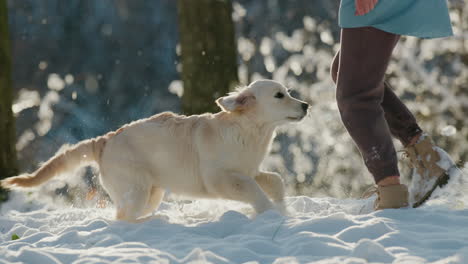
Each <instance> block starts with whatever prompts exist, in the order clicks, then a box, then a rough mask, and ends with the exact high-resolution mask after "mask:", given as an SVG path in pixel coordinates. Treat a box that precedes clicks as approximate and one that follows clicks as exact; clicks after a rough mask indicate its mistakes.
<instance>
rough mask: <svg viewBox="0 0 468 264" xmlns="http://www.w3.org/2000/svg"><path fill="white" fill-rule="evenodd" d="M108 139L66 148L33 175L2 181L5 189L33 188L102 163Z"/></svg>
mask: <svg viewBox="0 0 468 264" xmlns="http://www.w3.org/2000/svg"><path fill="white" fill-rule="evenodd" d="M106 141H107V137H106V136H101V137H97V138H93V139H88V140H84V141H82V142H80V143H78V144H76V145H72V146H66V147H64V148H62V149H61V150H59V151H58V152H57V154H55V156H53V157H52V158H50V159H49V160H48V161H47V162H45V163H44V164H43V165H42V166H41V167H40V168H39V169H37V170H36V171H35V172H33V173H30V174H29V173H26V174H21V175H19V176H15V177H9V178H6V179H4V180H2V181H1V182H0V183H1V186H2V187H3V188H7V189H12V188H15V187H33V186H36V185H40V184H42V183H44V182H46V181H47V180H49V179H51V178H53V177H54V176H56V175H58V174H60V173H63V172H66V171H70V170H73V169H76V168H78V167H81V166H84V165H90V164H91V163H93V162H96V163H98V164H99V163H100V158H101V153H102V150H103V149H104V146H105V144H106Z"/></svg>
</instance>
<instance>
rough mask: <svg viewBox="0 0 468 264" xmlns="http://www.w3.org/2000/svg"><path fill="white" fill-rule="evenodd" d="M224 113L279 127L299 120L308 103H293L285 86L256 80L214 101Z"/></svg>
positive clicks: (305, 111) (298, 101) (304, 112)
mask: <svg viewBox="0 0 468 264" xmlns="http://www.w3.org/2000/svg"><path fill="white" fill-rule="evenodd" d="M216 103H217V104H218V105H219V106H220V107H221V109H223V111H226V112H237V113H239V114H244V115H248V116H249V117H252V118H254V119H255V120H256V121H257V122H260V123H273V124H275V125H280V124H282V123H286V122H291V121H300V120H301V119H302V118H304V117H305V116H306V114H307V110H308V108H309V104H307V103H306V102H303V101H300V100H297V99H295V98H293V97H291V95H290V94H289V92H288V90H287V89H286V87H284V86H283V85H282V84H281V83H279V82H276V81H273V80H259V81H255V82H253V83H251V84H250V85H249V86H247V87H245V88H243V89H240V90H238V91H236V92H233V93H230V94H229V95H228V96H224V97H221V98H219V99H218V100H216Z"/></svg>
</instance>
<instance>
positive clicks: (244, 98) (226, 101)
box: [216, 92, 255, 112]
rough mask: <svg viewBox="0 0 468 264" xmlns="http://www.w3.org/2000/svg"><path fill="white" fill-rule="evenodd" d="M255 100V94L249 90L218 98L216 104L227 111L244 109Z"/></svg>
mask: <svg viewBox="0 0 468 264" xmlns="http://www.w3.org/2000/svg"><path fill="white" fill-rule="evenodd" d="M254 101H255V96H254V95H253V94H252V93H249V92H242V93H232V94H230V95H228V96H224V97H221V98H218V100H216V104H217V105H218V106H219V107H221V109H222V110H223V111H226V112H236V111H244V110H246V109H247V108H249V107H250V106H251V105H252V104H253V103H254Z"/></svg>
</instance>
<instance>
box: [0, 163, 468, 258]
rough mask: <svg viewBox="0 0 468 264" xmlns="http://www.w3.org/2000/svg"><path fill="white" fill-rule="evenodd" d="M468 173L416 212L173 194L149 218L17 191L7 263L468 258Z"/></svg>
mask: <svg viewBox="0 0 468 264" xmlns="http://www.w3.org/2000/svg"><path fill="white" fill-rule="evenodd" d="M467 172H468V169H466V168H465V169H463V171H455V173H454V174H453V175H452V181H451V182H450V183H449V185H448V186H447V187H445V188H443V189H439V190H437V191H436V193H435V194H434V198H433V199H431V200H430V201H429V203H427V204H426V205H424V206H423V207H421V208H418V209H398V210H383V211H378V212H373V211H372V209H371V208H372V203H373V200H374V198H375V197H371V198H369V199H367V200H358V199H345V200H341V199H335V198H311V197H305V196H297V197H289V198H288V199H287V204H288V210H289V216H282V215H280V214H278V213H277V212H275V211H268V212H265V213H263V214H260V215H256V216H255V215H254V213H253V211H252V209H251V208H250V207H249V206H247V205H245V204H242V203H237V202H230V201H212V200H196V201H187V200H174V199H169V200H168V201H167V202H164V203H163V204H162V205H161V208H160V209H159V210H158V211H156V212H155V214H154V219H153V220H150V221H148V222H145V223H142V224H129V223H125V222H119V221H115V220H113V216H114V211H113V209H112V208H111V207H108V208H105V209H102V208H87V209H86V208H85V209H83V208H70V207H68V208H67V207H63V206H58V205H52V204H50V203H44V202H43V203H41V201H40V200H39V199H40V197H39V196H35V195H31V194H29V195H28V194H27V193H24V194H23V193H19V192H14V193H13V194H12V199H11V200H10V201H9V202H8V203H6V204H4V205H3V206H2V209H1V212H0V231H1V234H0V263H12V262H15V263H16V262H21V263H41V264H42V263H245V262H249V263H308V262H317V263H371V262H372V263H376V262H377V263H379V262H383V263H392V262H393V263H468V193H467V191H468V184H467V179H466V175H468V174H467ZM169 198H170V197H169ZM13 236H18V237H19V239H14V240H13V239H12V237H13Z"/></svg>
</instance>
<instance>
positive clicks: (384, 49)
mask: <svg viewBox="0 0 468 264" xmlns="http://www.w3.org/2000/svg"><path fill="white" fill-rule="evenodd" d="M398 39H399V36H398V35H395V34H391V33H387V32H384V31H381V30H378V29H375V28H371V27H365V28H347V29H343V30H342V33H341V52H340V55H339V64H338V71H337V72H338V74H337V77H336V80H337V95H336V97H337V103H338V108H339V110H340V115H341V118H342V121H343V124H344V125H345V127H346V129H347V130H348V132H349V134H350V135H351V137H352V138H353V140H354V141H355V143H356V145H357V146H358V148H359V150H360V152H361V154H362V156H363V158H364V162H365V164H366V166H367V168H368V169H369V171H370V172H371V174H372V175H373V176H374V178H375V181H376V182H377V183H379V182H380V181H382V180H384V179H385V178H387V177H392V178H390V179H385V181H389V182H390V183H395V184H398V183H399V180H398V176H399V171H398V166H397V162H398V161H397V156H396V152H395V148H394V146H393V142H392V139H391V133H390V128H389V124H388V123H387V121H386V119H385V112H384V110H383V108H382V103H383V100H384V95H385V85H384V75H385V71H386V69H387V66H388V63H389V60H390V57H391V54H392V51H393V48H394V46H395V44H396V42H397V41H398Z"/></svg>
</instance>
